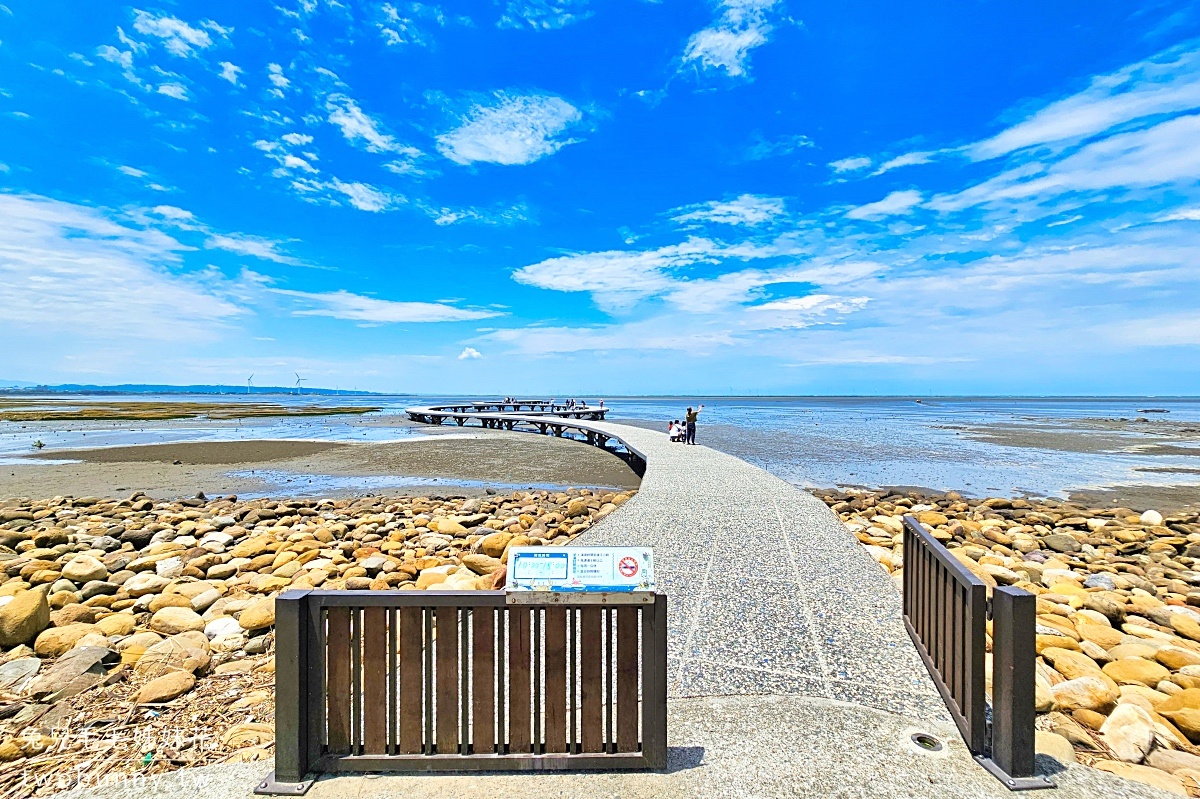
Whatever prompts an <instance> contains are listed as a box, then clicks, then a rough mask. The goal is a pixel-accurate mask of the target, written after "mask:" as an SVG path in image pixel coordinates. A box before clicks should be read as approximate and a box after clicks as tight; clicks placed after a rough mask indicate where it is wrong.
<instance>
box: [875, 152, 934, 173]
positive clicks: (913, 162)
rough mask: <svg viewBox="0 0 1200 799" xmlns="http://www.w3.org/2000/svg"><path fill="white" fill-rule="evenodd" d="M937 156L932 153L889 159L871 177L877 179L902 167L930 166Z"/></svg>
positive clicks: (908, 154) (914, 153)
mask: <svg viewBox="0 0 1200 799" xmlns="http://www.w3.org/2000/svg"><path fill="white" fill-rule="evenodd" d="M936 155H937V153H935V152H932V151H926V152H920V151H918V152H911V153H904V154H903V155H898V156H896V157H895V158H889V159H888V160H886V161H884V162H883V163H882V164H880V165H879V167H878V168H876V170H875V171H874V172H872V173H871V176H872V177H876V176H878V175H882V174H883V173H884V172H891V171H892V170H893V169H899V168H900V167H902V166H917V165H918V164H928V163H930V162H931V161H933V159H934V156H936Z"/></svg>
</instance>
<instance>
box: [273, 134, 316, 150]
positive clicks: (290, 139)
mask: <svg viewBox="0 0 1200 799" xmlns="http://www.w3.org/2000/svg"><path fill="white" fill-rule="evenodd" d="M279 138H281V139H283V140H284V141H285V142H287V143H288V144H290V145H292V146H294V147H303V146H304V145H306V144H312V140H313V137H312V136H309V135H308V134H306V133H285V134H284V135H282V136H280V137H279Z"/></svg>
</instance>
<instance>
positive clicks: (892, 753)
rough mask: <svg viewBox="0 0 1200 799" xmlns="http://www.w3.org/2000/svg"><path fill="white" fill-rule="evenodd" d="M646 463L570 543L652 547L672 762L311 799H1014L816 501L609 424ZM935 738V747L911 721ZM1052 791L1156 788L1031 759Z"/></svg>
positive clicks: (1073, 795)
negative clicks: (927, 745)
mask: <svg viewBox="0 0 1200 799" xmlns="http://www.w3.org/2000/svg"><path fill="white" fill-rule="evenodd" d="M588 426H589V427H592V428H595V429H598V430H602V431H604V432H606V433H608V434H610V435H613V436H617V437H619V438H621V439H623V440H624V441H625V442H627V443H628V444H629V446H631V447H633V448H635V449H637V450H638V451H639V453H640V454H641V455H643V456H644V457H645V459H646V461H647V469H646V473H645V476H644V478H643V481H642V487H641V489H640V491H639V493H638V495H637V497H635V498H634V499H633V500H631V501H630V502H628V503H627V504H626V505H624V506H623V507H622V508H621V509H620V511H619V512H617V513H614V514H612V515H611V516H609V517H608V518H606V519H605V520H603V521H602V522H601V523H600V524H598V525H596V526H595V527H594V528H593V529H591V530H589V531H588V532H587V533H586V534H585V535H584V536H582V537H581V538H580V539H578V543H579V544H581V545H586V544H595V545H606V544H608V545H612V544H636V545H643V546H651V547H653V548H654V553H655V557H656V564H655V568H656V571H657V577H658V581H659V584H660V587H661V588H662V589H663V590H665V591H666V592H667V594H668V597H669V604H668V615H669V644H668V678H669V681H670V686H669V689H670V695H671V697H672V698H671V699H670V701H669V703H668V745H669V747H670V752H669V755H668V763H669V768H668V770H667V771H665V772H661V773H651V774H643V773H583V774H489V775H480V774H469V775H468V774H464V775H437V776H433V775H420V776H377V775H366V776H346V777H337V778H330V777H323V778H322V779H320V780H319V781H318V782H317V784H316V785H314V786H313V788H312V790H311V791H310V792H309V794H308V796H309V797H312V799H345V798H346V797H390V796H395V797H429V798H430V799H433V798H434V797H447V799H449V798H450V797H453V799H474V798H475V797H479V799H495V797H497V796H504V797H510V798H515V797H539V798H540V797H575V796H587V797H589V799H608V798H609V797H611V798H612V799H617V798H618V797H620V799H643V798H644V799H651V797H655V798H657V797H696V796H701V797H706V798H708V797H711V798H712V799H724V798H725V797H764V798H766V797H781V798H783V797H787V798H788V799H794V798H795V797H810V796H811V797H930V798H931V799H932V798H933V797H939V798H940V797H954V798H955V799H975V798H976V797H980V798H982V797H989V798H991V799H999V798H1000V797H1012V796H1013V794H1011V793H1009V792H1008V791H1007V790H1006V789H1005V788H1004V787H1003V786H1002V785H1001V784H1000V783H999V782H998V781H997V780H996V779H995V778H994V777H992V776H991V775H989V774H988V773H987V772H985V771H984V770H983V769H982V768H980V767H979V766H978V765H976V764H975V763H974V761H973V760H972V759H971V756H970V753H969V752H968V751H967V749H966V747H965V745H964V744H963V742H962V740H961V738H960V737H959V736H958V731H957V728H956V727H955V726H954V724H953V722H951V721H950V718H949V714H948V712H947V711H946V709H945V706H944V705H943V704H942V702H941V699H940V697H939V696H938V694H937V692H936V689H935V688H934V686H933V683H932V681H931V680H930V678H929V676H928V674H927V673H926V671H925V669H924V666H923V665H922V664H921V662H920V659H919V658H918V657H917V654H916V652H915V650H914V649H913V647H912V643H911V641H909V639H908V636H907V634H906V632H905V631H904V627H903V625H902V622H901V620H900V596H899V593H898V592H897V590H896V588H895V587H894V585H893V584H892V582H891V580H890V579H889V578H888V576H887V575H886V574H885V573H884V572H883V570H882V569H880V568H879V567H878V565H876V564H875V562H874V561H873V560H872V559H871V558H870V557H869V556H868V555H867V554H866V552H865V551H864V550H863V549H862V548H861V547H859V546H858V544H857V542H856V541H855V540H854V538H853V537H852V536H851V535H850V534H849V533H848V532H847V531H846V530H845V528H844V527H843V526H842V524H841V522H840V521H839V520H838V518H837V517H836V516H835V515H834V514H833V513H832V512H831V511H829V510H828V508H826V506H825V504H824V503H823V502H821V501H820V500H818V499H816V498H814V497H812V496H811V495H809V494H807V493H805V492H803V491H801V490H799V489H797V488H795V487H794V486H792V485H790V484H788V483H785V482H783V481H782V480H779V479H777V478H775V477H773V476H771V475H770V474H768V473H766V472H765V471H763V470H761V469H758V468H757V467H754V466H751V465H750V464H748V463H745V462H744V461H741V460H739V459H737V458H734V457H731V456H728V455H724V454H722V453H719V452H716V451H714V450H710V449H708V448H706V447H702V446H685V445H682V444H672V443H670V442H669V441H668V440H667V437H666V436H665V435H664V434H662V433H658V432H655V431H651V430H646V429H643V428H637V427H631V426H627V425H619V424H615V423H611V422H589V423H588ZM918 731H920V732H926V733H931V734H933V735H935V736H937V737H938V738H940V739H941V740H943V741H945V743H946V746H945V748H944V750H943V751H942V752H940V753H937V754H929V753H922V752H919V751H918V750H917V749H916V748H915V747H914V746H913V745H911V743H910V740H909V736H910V735H911V734H912V733H914V732H918ZM1039 767H1041V768H1042V769H1043V770H1045V771H1046V772H1048V773H1051V774H1052V775H1053V779H1054V781H1055V782H1056V783H1057V784H1058V786H1059V787H1058V789H1057V790H1056V791H1054V792H1053V793H1052V794H1047V799H1099V797H1113V799H1124V798H1125V797H1129V799H1153V798H1154V797H1159V799H1161V798H1162V797H1166V796H1169V795H1170V794H1166V793H1163V792H1161V791H1158V790H1156V789H1152V788H1149V787H1147V786H1144V785H1141V784H1138V783H1133V782H1128V781H1126V780H1122V779H1119V778H1116V777H1112V776H1110V775H1108V774H1105V773H1103V772H1099V771H1096V770H1093V769H1089V768H1086V767H1083V766H1071V767H1070V768H1069V769H1063V768H1062V767H1061V766H1060V765H1059V764H1058V763H1057V761H1054V760H1052V759H1049V758H1045V757H1039ZM270 770H271V764H270V763H269V762H262V763H252V764H242V765H227V766H212V767H208V768H203V769H194V770H185V771H181V772H176V773H174V774H171V775H166V776H163V777H158V778H153V779H150V780H147V781H142V782H139V783H137V784H135V785H124V786H111V787H106V788H101V789H94V788H93V789H87V790H81V791H75V792H72V793H71V794H67V795H63V798H64V799H65V798H66V797H67V796H70V797H72V799H82V797H85V796H86V797H103V799H150V798H151V797H183V796H195V795H200V796H220V797H245V798H246V799H249V797H251V796H252V794H251V791H252V788H253V786H254V783H255V782H256V781H257V780H258V779H260V778H261V777H262V776H264V775H265V774H266V773H267V772H269V771H270Z"/></svg>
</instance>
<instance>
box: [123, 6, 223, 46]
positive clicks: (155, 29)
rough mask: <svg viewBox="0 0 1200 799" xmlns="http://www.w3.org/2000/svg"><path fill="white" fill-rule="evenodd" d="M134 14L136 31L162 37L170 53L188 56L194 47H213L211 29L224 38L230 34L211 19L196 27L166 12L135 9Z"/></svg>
mask: <svg viewBox="0 0 1200 799" xmlns="http://www.w3.org/2000/svg"><path fill="white" fill-rule="evenodd" d="M133 15H134V20H133V29H134V30H135V31H137V32H138V33H140V34H142V35H144V36H155V37H157V38H159V39H162V44H163V47H164V48H166V50H167V52H168V53H171V54H172V55H175V56H180V57H186V56H190V55H192V54H193V52H194V49H193V48H197V49H201V50H203V49H205V48H208V47H212V45H213V40H212V37H211V36H209V35H208V31H209V30H211V31H212V32H213V33H216V34H217V35H218V36H221V37H223V38H226V37H228V35H229V29H227V28H223V27H221V26H220V25H217V24H216V23H215V22H212V21H211V20H205V21H204V22H202V23H200V27H199V28H194V27H192V26H191V25H189V24H187V23H186V22H184V21H183V20H180V19H176V18H175V17H171V16H167V15H166V14H163V15H162V16H155V15H154V14H150V13H148V12H146V11H140V10H137V9H135V10H134V12H133ZM205 29H207V30H205Z"/></svg>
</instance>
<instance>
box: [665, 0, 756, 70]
mask: <svg viewBox="0 0 1200 799" xmlns="http://www.w3.org/2000/svg"><path fill="white" fill-rule="evenodd" d="M716 5H717V9H718V10H719V11H720V15H719V16H718V17H717V18H716V19H715V20H713V23H712V25H710V26H709V27H707V28H704V29H703V30H699V31H697V32H695V33H693V34H692V35H691V37H690V38H689V39H688V42H687V46H686V47H685V48H684V52H683V61H684V63H685V64H686V63H689V62H695V63H696V64H698V65H699V67H700V69H701V70H719V71H724V72H725V74H726V75H729V76H730V77H738V78H740V77H745V76H746V74H747V69H748V65H747V62H748V61H749V59H750V51H751V50H753V49H754V48H756V47H761V46H762V45H764V44H766V43H767V37H768V35H769V34H770V33H771V31H772V30H774V25H772V24H771V21H770V12H771V11H772V10H773V9H774V8H775V6H776V5H777V0H720V2H718V3H717V4H716Z"/></svg>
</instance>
